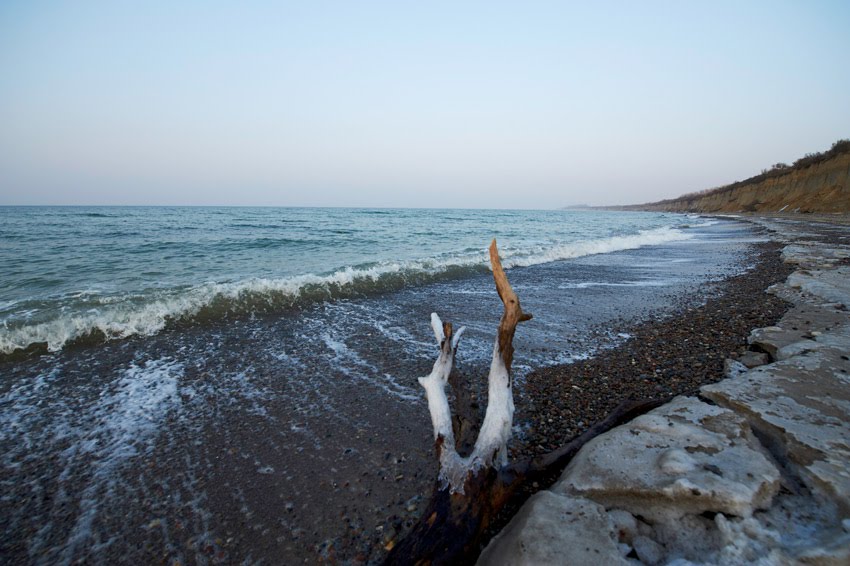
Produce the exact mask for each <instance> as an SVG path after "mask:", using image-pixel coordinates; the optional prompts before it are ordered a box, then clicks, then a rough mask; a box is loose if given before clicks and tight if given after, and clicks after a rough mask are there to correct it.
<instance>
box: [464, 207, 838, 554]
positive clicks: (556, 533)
mask: <svg viewBox="0 0 850 566" xmlns="http://www.w3.org/2000/svg"><path fill="white" fill-rule="evenodd" d="M746 220H747V221H749V222H752V223H753V224H755V225H757V226H760V227H762V228H763V229H767V230H770V231H771V244H772V247H774V249H776V248H777V247H778V248H779V249H781V260H782V261H783V262H784V264H781V265H779V266H777V265H776V257H775V256H776V252H775V251H774V252H772V254H770V255H772V256H773V257H774V259H773V261H769V262H767V263H773V264H774V265H773V270H772V271H773V276H772V278H773V279H776V278H779V281H776V282H775V284H773V285H772V288H771V289H770V293H771V294H770V295H769V296H768V297H769V300H768V301H766V302H767V303H769V305H770V306H769V308H767V309H760V308H758V307H757V306H755V308H753V305H752V303H758V302H759V301H758V298H757V297H755V296H753V295H750V296H749V299H750V303H751V308H750V309H749V310H750V312H751V313H752V314H756V315H758V316H763V315H768V316H767V317H766V319H765V320H764V321H763V322H762V323H758V324H745V325H744V326H749V332H747V335H746V337H745V340H744V341H743V343H740V344H739V347H738V348H735V350H734V351H730V352H729V353H728V354H727V356H726V357H727V358H729V359H728V360H726V361H724V362H723V365H722V367H721V368H718V366H717V361H716V360H712V363H710V364H704V363H701V365H700V369H704V368H705V369H707V371H703V372H701V373H703V374H705V375H707V376H708V379H705V380H696V381H694V382H693V384H692V385H693V386H692V387H689V386H685V387H679V388H677V390H674V391H671V392H672V393H675V394H676V395H677V397H675V399H671V400H670V401H669V402H668V403H667V404H665V405H663V406H662V407H660V408H659V409H656V410H655V411H652V412H651V413H649V414H648V415H645V416H643V417H638V418H637V419H635V420H634V421H632V422H631V423H627V424H625V425H623V426H621V427H619V428H617V429H614V430H612V431H610V432H609V433H606V434H603V435H601V436H599V437H597V438H596V439H594V440H593V441H592V442H591V443H589V444H588V445H587V446H585V448H584V449H583V450H582V451H581V452H579V454H578V455H577V456H576V458H575V459H574V460H573V461H572V462H571V463H570V464H569V465H568V466H567V469H566V470H565V471H564V472H563V474H557V475H558V476H559V477H556V478H553V482H552V484H554V485H551V484H550V485H547V486H541V488H542V489H541V490H539V491H537V490H535V491H536V493H535V494H534V495H533V496H532V497H531V498H530V500H529V501H528V502H527V503H526V504H525V505H523V506H522V508H521V509H514V510H511V512H510V513H509V515H510V517H506V519H507V520H506V521H504V522H503V525H506V527H504V528H503V525H499V528H497V529H494V534H496V532H495V531H500V532H499V533H498V536H497V537H496V538H494V539H493V541H492V542H491V544H490V545H489V547H488V548H487V550H486V551H485V552H484V553H483V554H482V556H481V559H480V560H479V563H484V564H488V563H494V562H493V561H494V560H496V561H504V560H508V561H511V560H512V561H518V560H519V561H523V560H525V561H529V560H530V561H532V562H533V561H535V560H537V561H539V560H546V559H547V557H549V558H552V557H553V556H558V557H559V560H566V561H570V562H576V563H579V562H582V560H587V559H590V557H593V560H597V561H598V560H602V561H605V562H607V563H612V564H614V563H624V564H625V563H626V562H628V561H629V560H635V559H636V560H638V561H640V562H641V563H650V564H655V563H663V562H666V561H668V560H675V559H677V558H685V559H687V560H696V561H697V562H701V561H703V560H708V561H709V562H710V563H713V561H714V560H719V561H721V562H730V563H749V562H751V561H754V560H758V559H767V560H769V561H777V560H778V561H779V562H782V563H784V561H785V560H797V559H800V560H802V561H804V562H808V561H809V560H810V559H811V560H814V561H815V562H816V563H830V564H832V563H839V562H842V561H843V560H846V559H847V558H848V557H850V538H848V537H850V520H848V519H847V513H848V509H850V492H848V487H850V485H848V482H847V480H846V477H845V476H846V475H847V474H846V469H847V468H846V466H847V465H848V454H847V453H846V450H845V449H841V448H840V445H841V442H843V441H842V440H841V439H842V438H843V439H844V440H846V434H847V429H848V421H847V416H846V402H847V399H848V395H847V391H846V384H847V381H846V377H844V375H845V374H847V372H848V369H847V364H846V360H847V355H846V352H847V347H848V336H849V335H850V334H848V325H847V316H846V311H847V304H848V297H850V292H848V290H847V286H846V283H844V279H843V277H846V275H841V274H840V273H839V272H837V271H836V269H838V270H841V269H843V270H844V272H845V273H846V269H847V268H846V267H845V266H846V265H848V264H850V257H848V253H850V252H848V251H849V250H850V233H848V230H847V228H846V226H847V224H848V222H847V221H848V217H847V216H846V215H845V216H844V217H843V218H842V221H840V222H834V221H830V220H832V219H818V220H814V219H808V218H800V217H799V216H797V217H791V218H788V217H787V216H786V215H780V217H777V215H770V216H768V215H764V216H762V215H753V216H750V217H748V218H747V219H746ZM807 220H810V221H807ZM762 257H763V258H764V256H762ZM768 259H770V258H768ZM760 263H761V264H762V266H764V264H765V262H763V261H762V262H760ZM759 269H760V268H759V267H757V268H756V270H757V271H758V270H759ZM783 272H784V273H786V274H787V275H786V276H784V277H781V275H782V273H783ZM735 279H737V278H734V277H733V278H732V279H731V280H730V281H727V282H725V284H726V285H725V286H726V287H727V291H728V289H729V283H732V287H733V293H732V296H734V295H736V294H738V295H739V296H741V297H742V298H746V297H747V295H746V293H743V294H741V293H740V291H742V289H741V288H740V287H739V288H738V289H734V287H735V282H734V280H735ZM770 280H771V278H765V279H764V281H765V282H766V283H769V282H770ZM738 283H740V281H738ZM735 291H738V292H739V293H736V292H735ZM730 306H733V307H735V308H733V309H732V310H731V312H723V313H722V314H721V315H720V317H721V318H723V317H726V318H727V319H730V322H736V323H737V322H738V320H737V318H738V315H739V314H740V312H739V310H738V307H740V303H738V304H730V302H729V296H728V295H727V294H723V295H721V296H720V297H715V298H710V299H709V300H708V301H706V304H705V305H704V306H703V307H702V308H697V309H693V311H689V312H687V313H685V314H684V315H683V316H680V317H673V319H671V320H669V321H667V322H668V323H671V324H672V325H673V326H675V325H676V323H677V322H678V323H680V324H681V325H682V326H688V325H690V328H688V329H684V328H673V329H671V328H670V326H671V324H665V322H661V323H660V325H658V326H659V327H661V328H658V327H656V328H654V329H653V328H644V329H642V331H639V332H638V333H637V334H636V335H635V337H636V338H640V339H643V340H646V339H647V338H650V339H652V338H656V337H657V336H658V335H659V334H660V335H661V337H662V338H663V340H662V341H658V340H655V341H654V342H652V341H651V340H650V343H648V344H647V343H641V344H640V347H638V348H637V349H636V350H635V349H634V348H631V347H629V345H628V343H627V344H625V345H624V346H625V348H622V349H618V350H620V351H618V352H611V354H612V355H611V356H610V357H611V361H613V362H614V363H615V365H618V366H619V367H623V366H624V365H625V366H626V367H627V368H628V365H630V364H634V365H635V371H633V372H631V377H632V378H635V377H636V374H637V373H638V372H640V371H641V370H646V369H647V366H646V365H645V364H644V363H642V361H639V360H640V358H641V357H645V356H646V354H647V353H649V356H650V361H651V358H654V357H656V356H657V354H658V351H661V352H664V353H666V354H667V359H668V360H669V353H670V352H671V351H673V350H676V349H677V347H676V343H675V341H673V342H672V343H671V342H670V341H669V338H670V337H671V336H673V337H676V336H677V335H678V337H679V338H680V340H679V348H678V349H679V350H681V345H682V343H683V342H688V343H689V348H692V347H693V346H694V344H693V341H692V340H691V339H690V338H689V339H682V338H681V337H682V336H686V335H689V333H690V332H691V331H692V330H693V329H694V328H696V329H699V328H702V327H703V324H702V321H703V319H705V318H711V315H712V314H717V313H716V312H714V313H711V312H708V311H716V310H718V309H719V308H723V307H725V308H728V307H730ZM765 310H766V311H768V312H764V311H765ZM758 311H760V312H758ZM772 318H777V319H779V320H778V321H776V322H773V323H771V322H770V320H771V319H772ZM677 319H679V320H677ZM756 320H757V317H754V318H748V322H749V321H756ZM765 322H766V324H765ZM648 326H649V327H652V326H653V324H650V325H648ZM664 327H667V332H664ZM711 327H712V325H711V324H709V328H711ZM732 330H733V329H731V328H730V329H729V331H728V332H727V331H726V330H724V331H722V332H720V334H721V335H724V334H732V333H733V332H732ZM690 336H691V338H696V337H697V336H704V335H703V334H692V333H690ZM635 337H633V338H635ZM718 342H722V340H718V339H717V335H716V334H715V335H714V336H713V337H712V338H709V339H707V340H705V342H699V343H698V346H702V347H705V346H707V344H706V343H710V344H713V345H714V346H715V348H713V349H714V350H717V348H716V346H717V345H718ZM693 350H695V351H697V352H698V351H699V350H700V348H699V347H697V348H693ZM711 350H712V348H710V347H709V348H708V351H709V353H710V352H711ZM727 350H729V348H727ZM629 358H631V360H629ZM699 359H700V360H702V359H703V358H699ZM742 362H743V363H742ZM587 365H588V366H595V369H596V370H597V371H595V372H593V371H591V372H590V373H591V374H592V375H594V376H598V375H599V374H600V372H599V371H598V370H599V369H600V368H599V366H600V365H605V364H603V363H598V362H596V360H589V363H588V364H587ZM651 365H652V364H651V363H650V366H651ZM707 366H711V367H710V368H708V367H707ZM586 369H587V368H586ZM554 371H555V374H556V375H557V374H559V373H560V374H561V377H564V378H566V379H568V380H575V375H571V374H579V373H580V372H570V371H564V368H561V369H560V370H558V369H555V370H554ZM539 373H543V374H547V373H551V372H546V371H544V372H539ZM663 373H664V371H662V374H663ZM637 377H638V378H645V377H647V374H641V375H639V376H637ZM650 380H651V379H650ZM644 381H647V380H646V379H644ZM671 389H673V388H671ZM546 394H547V395H550V394H551V393H550V392H548V391H547V392H546ZM842 407H845V408H844V409H842ZM653 419H654V420H653ZM661 419H663V421H664V422H665V423H666V424H668V425H669V428H668V427H667V426H664V427H660V426H659V427H657V428H656V425H655V424H653V423H657V422H658V421H659V420H661ZM668 421H669V422H668ZM720 422H724V423H727V424H724V425H722V426H720V425H719V424H718V423H720ZM730 427H731V428H730ZM842 431H843V432H842ZM641 433H643V435H642V434H641ZM646 435H648V437H647V436H646ZM712 435H713V436H712ZM637 437H640V440H635V439H636V438H637ZM692 438H693V439H694V440H692ZM697 439H698V440H697ZM835 442H838V444H835ZM748 450H749V453H748V454H739V452H747V451H748ZM703 453H704V454H706V455H703ZM733 453H734V455H732V454H733ZM671 458H672V459H671ZM656 459H657V460H656ZM842 469H843V470H844V472H841V470H842ZM677 478H681V479H677ZM671 482H672V483H671ZM680 484H681V486H680ZM680 487H681V489H680ZM685 487H687V489H684V488H685ZM547 488H551V489H547ZM576 512H579V514H580V515H581V517H582V518H581V519H576V520H573V519H566V518H565V517H566V516H569V515H571V514H573V513H576ZM689 513H690V514H689ZM801 521H803V522H807V523H808V524H810V528H812V529H814V530H813V532H812V533H811V534H806V533H801V531H799V530H795V529H797V527H796V525H797V524H798V523H799V522H801ZM786 531H787V532H786ZM786 537H788V538H787V540H786ZM579 541H580V542H581V543H582V544H580V545H577V544H576V543H577V542H579ZM577 547H581V548H577ZM585 547H586V548H585ZM697 547H700V548H699V549H698V550H694V549H695V548H697ZM688 549H690V550H688ZM712 557H713V558H712ZM771 563H772V562H771ZM842 563H843V562H842Z"/></svg>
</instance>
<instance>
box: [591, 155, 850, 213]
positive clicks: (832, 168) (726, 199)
mask: <svg viewBox="0 0 850 566" xmlns="http://www.w3.org/2000/svg"><path fill="white" fill-rule="evenodd" d="M606 208H608V209H612V208H614V209H617V210H647V211H660V212H699V213H706V212H729V213H780V212H781V213H848V212H850V140H847V139H841V140H838V141H837V142H835V143H834V144H832V147H831V148H830V149H828V150H827V151H823V152H819V153H808V154H806V155H805V156H804V157H801V158H800V159H798V160H796V161H795V162H794V163H793V164H791V165H788V164H785V163H776V164H775V165H773V166H771V167H770V168H769V169H764V170H762V172H761V173H760V174H758V175H756V176H754V177H750V178H749V179H744V180H743V181H736V182H734V183H732V184H730V185H725V186H722V187H716V188H712V189H706V190H704V191H699V192H695V193H689V194H686V195H683V196H680V197H677V198H674V199H667V200H662V201H658V202H653V203H647V204H637V205H628V206H618V207H606Z"/></svg>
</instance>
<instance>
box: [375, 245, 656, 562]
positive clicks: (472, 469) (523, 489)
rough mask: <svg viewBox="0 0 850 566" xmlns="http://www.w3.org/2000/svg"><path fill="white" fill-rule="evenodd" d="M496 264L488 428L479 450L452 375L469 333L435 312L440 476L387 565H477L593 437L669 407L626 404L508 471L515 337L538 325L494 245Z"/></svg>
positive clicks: (430, 392)
mask: <svg viewBox="0 0 850 566" xmlns="http://www.w3.org/2000/svg"><path fill="white" fill-rule="evenodd" d="M490 262H491V264H492V267H493V277H494V280H495V282H496V290H497V292H498V293H499V297H500V298H501V299H502V303H503V304H504V313H503V314H502V318H501V320H500V322H499V329H498V333H497V335H496V339H495V343H494V347H493V358H492V361H491V365H490V374H489V377H488V381H489V396H488V404H487V410H486V414H485V417H484V422H483V424H482V425H481V428H480V431H479V434H478V437H477V439H476V440H475V443H474V446H473V445H472V441H471V431H472V429H473V427H474V425H475V417H474V415H475V410H474V406H473V405H472V400H471V397H470V396H469V393H468V391H467V390H466V388H464V387H461V386H460V385H461V384H460V383H459V379H458V376H457V374H456V372H453V364H454V355H455V352H456V351H457V347H458V343H459V341H460V337H461V335H462V334H463V331H464V329H463V328H461V329H459V330H458V331H457V333H454V332H453V329H452V325H451V324H450V323H443V322H442V321H441V320H440V318H439V317H438V316H437V315H436V313H434V314H432V315H431V326H432V328H433V330H434V335H435V337H436V338H437V342H438V343H439V344H440V355H439V357H438V358H437V361H436V362H435V363H434V368H433V370H432V372H431V374H430V375H428V376H427V377H424V378H420V379H419V382H420V383H421V384H422V386H423V387H424V388H425V391H426V394H427V397H428V408H429V410H430V412H431V420H432V424H433V425H434V439H435V440H434V446H435V452H436V456H437V460H438V461H439V462H440V474H439V477H438V479H437V481H436V482H435V485H434V490H433V493H432V496H431V500H430V502H429V504H428V506H427V508H426V509H425V511H424V512H423V514H422V516H421V518H420V521H419V523H417V524H416V525H415V526H414V527H413V529H412V530H411V531H410V533H409V534H408V535H407V536H406V537H405V538H404V539H402V540H401V541H400V542H399V543H398V544H397V545H396V546H395V547H394V548H393V549H392V550H391V551H390V553H389V555H388V556H387V559H386V564H390V565H394V564H465V563H473V562H474V561H475V560H476V559H477V557H478V554H479V552H480V550H481V545H482V543H483V542H484V541H485V539H486V536H487V534H488V532H489V530H490V529H492V528H493V527H494V526H496V525H497V524H498V522H499V521H500V519H503V517H501V514H502V512H503V511H504V510H506V509H516V508H517V507H519V505H521V504H522V502H524V501H525V499H527V498H528V497H529V496H530V490H529V488H530V486H532V484H534V483H538V484H539V485H548V484H550V483H551V482H552V481H553V480H554V479H555V478H556V477H557V476H558V475H559V474H560V472H561V471H562V470H563V469H564V468H565V467H566V465H567V464H568V463H569V461H570V460H571V459H572V458H573V456H575V454H576V453H577V452H578V451H579V449H580V448H581V447H582V446H584V445H585V444H586V443H587V442H589V441H590V440H591V439H593V438H594V437H596V436H598V435H599V434H602V433H604V432H606V431H608V430H610V429H612V428H614V427H616V426H618V425H620V424H622V423H625V422H628V421H629V420H631V419H633V418H634V417H636V416H638V415H640V414H643V413H645V412H647V411H649V410H651V409H653V408H655V407H657V406H659V405H661V404H663V403H664V402H665V401H657V400H654V401H629V402H626V403H623V404H621V405H620V406H619V407H617V408H616V409H615V410H614V411H613V412H612V413H611V414H610V415H609V416H608V417H607V418H606V419H604V420H603V421H601V422H598V423H596V424H594V425H593V426H592V427H590V428H589V429H588V430H586V431H585V432H584V433H582V434H581V435H579V436H577V437H575V438H574V439H572V440H571V441H570V442H569V443H568V444H566V445H565V446H563V447H561V448H559V449H558V450H555V451H554V452H551V453H549V454H545V455H542V456H538V457H536V458H533V459H529V460H524V461H520V462H516V463H513V464H511V465H508V463H507V441H508V439H509V437H510V429H511V425H512V421H513V412H514V405H513V394H512V387H511V385H512V383H511V378H510V368H511V363H512V360H513V352H514V348H513V337H514V333H515V332H516V326H517V324H518V323H520V322H523V321H525V320H529V319H531V314H529V313H525V312H524V311H523V310H522V307H521V306H520V302H519V298H518V297H517V295H516V293H514V291H513V289H512V288H511V286H510V283H509V282H508V279H507V276H506V275H505V272H504V270H503V269H502V265H501V261H500V260H499V255H498V249H497V248H496V241H495V240H493V243H492V244H491V245H490ZM447 383H451V385H452V387H453V389H454V391H455V395H456V405H457V407H456V415H455V416H454V417H452V415H451V411H450V409H449V405H448V399H447V397H446V394H445V389H444V388H445V385H446V384H447ZM470 447H472V448H471V453H469V455H468V456H465V457H462V456H460V454H459V452H458V451H461V452H469V449H470Z"/></svg>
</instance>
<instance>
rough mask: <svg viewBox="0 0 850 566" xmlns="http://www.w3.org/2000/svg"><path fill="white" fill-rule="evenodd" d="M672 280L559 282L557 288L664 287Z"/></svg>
mask: <svg viewBox="0 0 850 566" xmlns="http://www.w3.org/2000/svg"><path fill="white" fill-rule="evenodd" d="M672 283H673V282H672V281H658V280H656V281H624V282H621V283H606V282H604V281H582V282H580V283H561V284H560V285H558V289H590V288H591V287H665V286H668V285H670V284H672Z"/></svg>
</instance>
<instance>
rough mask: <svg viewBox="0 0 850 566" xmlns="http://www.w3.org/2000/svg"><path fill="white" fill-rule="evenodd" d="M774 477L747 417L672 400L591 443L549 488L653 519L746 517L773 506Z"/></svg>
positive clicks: (693, 401) (695, 401)
mask: <svg viewBox="0 0 850 566" xmlns="http://www.w3.org/2000/svg"><path fill="white" fill-rule="evenodd" d="M779 477H780V474H779V471H778V470H777V469H776V467H775V466H774V465H773V464H772V463H771V462H770V461H769V460H768V459H767V458H766V457H765V456H764V454H763V453H762V452H761V450H760V449H759V444H758V441H757V440H755V438H753V437H752V435H751V433H750V429H749V426H748V424H747V422H746V420H745V419H744V418H742V417H741V416H738V415H736V414H735V413H733V412H731V411H729V410H727V409H724V408H721V407H716V406H712V405H709V404H708V403H704V402H702V401H700V400H698V399H693V398H687V397H677V398H676V399H674V400H673V401H672V402H671V403H669V404H667V405H664V406H663V407H659V408H658V409H655V410H654V411H651V412H649V413H647V414H645V415H643V416H640V417H638V418H636V419H634V420H633V421H631V422H630V423H629V424H628V425H624V426H621V427H618V428H616V429H614V430H612V431H609V432H608V433H606V434H603V435H600V436H598V437H596V438H595V439H593V440H592V441H591V442H589V443H588V444H587V445H586V446H585V447H584V448H583V449H582V450H581V451H580V452H579V453H578V455H577V456H576V457H575V458H574V459H573V461H572V462H571V463H570V465H569V466H568V467H567V469H566V470H565V471H564V473H563V475H562V476H561V479H560V480H559V481H558V482H557V483H556V484H555V485H554V486H553V488H552V489H553V491H555V492H557V493H562V494H565V495H571V496H574V497H585V498H588V499H592V500H593V501H596V502H597V503H600V504H602V505H604V506H605V507H607V508H618V509H623V510H625V511H628V512H629V513H632V514H634V515H640V516H643V517H647V518H654V519H662V518H669V517H670V516H671V515H672V516H681V515H684V514H686V513H695V514H699V513H703V512H706V511H708V512H713V513H726V514H728V515H735V516H739V517H749V516H751V515H752V513H753V512H754V511H755V510H757V509H762V508H766V507H768V506H769V505H770V502H771V500H772V498H773V496H774V495H775V494H776V492H777V491H778V490H779Z"/></svg>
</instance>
